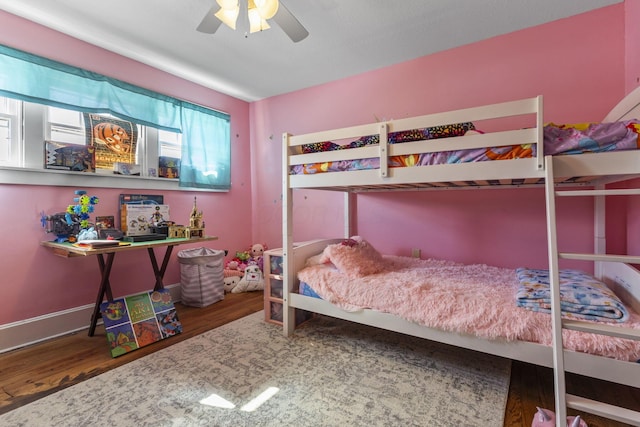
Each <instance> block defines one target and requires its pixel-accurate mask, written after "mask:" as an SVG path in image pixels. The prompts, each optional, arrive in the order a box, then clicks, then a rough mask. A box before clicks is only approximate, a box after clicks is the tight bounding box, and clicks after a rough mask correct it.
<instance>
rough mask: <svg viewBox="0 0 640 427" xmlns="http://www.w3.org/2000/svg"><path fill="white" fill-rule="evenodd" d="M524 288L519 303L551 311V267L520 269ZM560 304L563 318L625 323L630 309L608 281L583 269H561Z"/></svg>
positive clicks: (518, 294)
mask: <svg viewBox="0 0 640 427" xmlns="http://www.w3.org/2000/svg"><path fill="white" fill-rule="evenodd" d="M516 276H517V277H518V281H519V282H520V287H519V288H518V291H517V293H516V304H517V305H518V306H519V307H523V308H526V309H529V310H533V311H540V312H544V313H549V312H551V295H550V285H549V270H538V269H529V268H518V269H517V270H516ZM560 307H561V310H562V315H563V317H566V318H569V319H576V320H596V321H598V320H599V321H609V322H611V321H615V322H625V321H627V320H628V319H629V312H628V311H627V309H626V307H625V306H624V304H623V303H622V302H621V301H620V299H619V298H618V297H617V296H616V294H614V293H613V291H611V290H610V289H609V288H608V287H607V286H606V285H605V284H604V283H602V282H600V281H599V280H597V279H596V278H594V277H592V276H591V275H589V274H587V273H585V272H582V271H579V270H561V271H560Z"/></svg>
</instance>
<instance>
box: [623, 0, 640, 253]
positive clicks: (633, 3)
mask: <svg viewBox="0 0 640 427" xmlns="http://www.w3.org/2000/svg"><path fill="white" fill-rule="evenodd" d="M624 3H625V23H626V25H625V35H626V37H625V43H626V48H625V49H626V64H625V75H626V79H625V81H626V86H625V89H626V93H629V92H631V91H632V90H633V89H635V88H636V87H638V86H640V25H638V22H640V0H625V2H624ZM638 212H640V198H638V197H633V198H631V199H630V200H629V211H628V216H627V230H626V231H627V234H626V237H627V241H628V247H629V253H631V254H638V253H640V239H638V236H640V215H638Z"/></svg>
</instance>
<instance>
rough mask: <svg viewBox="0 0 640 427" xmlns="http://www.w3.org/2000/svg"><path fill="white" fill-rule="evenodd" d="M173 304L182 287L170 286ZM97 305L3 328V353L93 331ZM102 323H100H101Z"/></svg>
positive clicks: (0, 329)
mask: <svg viewBox="0 0 640 427" xmlns="http://www.w3.org/2000/svg"><path fill="white" fill-rule="evenodd" d="M165 288H166V289H168V290H169V292H171V299H172V300H173V301H180V298H181V295H180V290H181V289H180V284H179V283H178V284H174V285H167V286H165ZM92 312H93V304H89V305H83V306H81V307H74V308H70V309H68V310H63V311H58V312H55V313H50V314H45V315H43V316H38V317H33V318H31V319H26V320H21V321H19V322H13V323H7V324H5V325H0V353H5V352H7V351H10V350H15V349H17V348H21V347H25V346H27V345H31V344H35V343H38V342H41V341H45V340H48V339H51V338H55V337H59V336H62V335H66V334H70V333H73V332H77V331H81V330H83V329H89V323H91V313H92ZM101 323H102V320H99V321H98V324H101Z"/></svg>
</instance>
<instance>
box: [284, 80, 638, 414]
mask: <svg viewBox="0 0 640 427" xmlns="http://www.w3.org/2000/svg"><path fill="white" fill-rule="evenodd" d="M634 118H640V88H638V89H636V90H635V91H633V92H632V93H631V94H629V95H628V96H627V97H626V98H625V99H623V100H622V101H621V102H620V103H619V104H618V105H617V106H616V107H615V108H614V109H613V110H611V113H610V114H609V115H608V116H607V117H606V119H605V120H604V121H603V124H609V123H613V124H617V125H618V129H617V130H614V131H612V132H618V133H617V134H616V135H615V136H611V135H610V134H609V130H608V129H606V130H603V129H598V130H597V131H595V133H597V134H598V135H600V136H601V135H603V134H606V135H609V136H611V138H609V139H607V138H608V137H605V139H606V141H604V142H600V141H594V139H595V140H597V139H598V138H597V137H594V138H593V139H592V138H591V137H592V136H594V135H593V134H589V135H587V137H585V134H584V133H582V131H584V130H585V129H593V126H590V127H585V126H556V125H553V124H547V125H545V124H544V122H543V99H542V96H538V97H534V98H529V99H523V100H516V101H510V102H503V103H499V104H492V105H485V106H479V107H473V108H467V109H462V110H456V111H449V112H443V113H437V114H429V115H425V116H420V117H412V118H406V119H401V120H393V121H388V122H384V123H372V124H368V125H361V126H354V127H348V128H341V129H333V130H328V131H322V132H315V133H309V134H304V135H290V134H284V135H283V251H282V254H283V266H282V267H283V293H284V295H283V328H284V333H285V335H290V334H293V333H294V329H295V313H296V310H305V311H307V312H311V313H318V314H322V315H327V316H332V317H336V318H341V319H345V320H349V321H352V322H356V323H362V324H367V325H370V326H375V327H379V328H382V329H387V330H392V331H396V332H400V333H404V334H408V335H412V336H417V337H422V338H425V339H429V340H433V341H438V342H442V343H446V344H450V345H455V346H460V347H464V348H469V349H473V350H477V351H481V352H485V353H489V354H494V355H498V356H501V357H506V358H510V359H513V360H520V361H524V362H527V363H532V364H536V365H541V366H547V367H551V368H554V372H555V377H554V379H555V395H556V410H557V415H558V420H562V419H565V418H564V415H565V414H566V407H567V406H568V407H571V408H574V409H578V410H584V411H587V412H591V413H596V414H597V415H601V416H605V417H609V418H612V419H616V420H619V421H622V422H627V423H631V424H634V425H640V413H638V412H635V411H630V410H628V409H624V408H617V407H611V406H609V405H605V404H601V403H599V402H594V401H587V400H586V399H581V398H578V397H576V396H570V395H566V393H565V388H564V372H565V371H567V372H573V373H577V374H580V375H585V376H588V377H594V378H599V379H602V380H606V381H612V382H616V383H619V384H625V385H628V386H632V387H640V363H637V362H640V360H637V361H636V360H633V358H635V357H637V355H638V353H637V349H638V348H640V344H638V343H637V341H638V340H640V332H639V329H637V326H638V322H639V321H640V317H639V316H638V314H637V313H640V272H638V271H637V270H636V269H635V268H634V267H633V266H632V264H640V256H635V257H634V256H628V255H606V254H605V253H604V248H605V236H604V216H603V215H604V200H605V199H604V197H605V195H634V194H640V191H637V190H632V189H622V190H621V189H616V190H610V189H609V188H610V187H608V185H609V184H612V183H617V182H625V183H626V182H629V183H633V182H634V179H636V178H639V177H640V150H638V148H640V147H639V141H640V140H639V139H638V136H639V135H638V132H640V126H638V125H637V122H635V121H633V120H632V119H634ZM599 125H600V124H598V125H594V126H599ZM620 125H621V126H622V129H621V128H620ZM587 132H588V131H587ZM576 134H578V136H577V137H576V138H575V140H576V144H566V143H567V142H568V140H569V139H572V138H574V136H575V135H576ZM622 134H625V135H622ZM571 135H573V136H571ZM558 136H560V137H561V138H562V141H561V142H558ZM622 140H624V141H622ZM585 141H587V142H586V143H585ZM531 186H539V187H544V188H545V190H546V204H547V225H548V242H549V269H548V280H549V283H550V286H549V294H548V295H549V297H550V301H549V306H550V311H551V315H550V316H547V317H548V321H547V322H548V325H549V328H550V330H551V332H550V333H551V342H550V343H540V342H534V341H532V340H530V339H522V338H518V337H516V338H513V337H487V336H477V335H474V334H473V333H470V332H468V331H466V330H465V331H462V332H460V331H451V330H449V331H448V330H446V329H443V328H439V327H429V326H424V325H423V324H420V323H417V322H416V321H411V320H407V318H405V317H402V316H399V315H396V314H392V313H389V312H386V310H384V309H377V310H376V309H371V308H367V307H351V308H353V309H350V307H349V305H348V304H346V305H342V306H339V305H336V304H332V303H331V302H329V301H327V300H326V299H322V298H319V295H317V294H314V292H313V289H311V291H312V292H307V291H306V290H304V289H303V291H301V290H300V280H299V278H298V276H299V273H301V272H302V271H303V270H304V269H308V268H316V267H315V266H313V265H312V266H311V267H309V265H310V263H309V260H310V259H311V260H312V259H317V257H318V256H322V254H325V250H326V249H327V248H328V247H330V246H335V245H340V244H345V239H348V238H349V237H351V236H352V235H353V234H355V233H354V230H355V228H354V227H353V222H354V218H353V212H354V206H355V203H356V202H357V194H358V193H362V192H372V191H408V190H409V191H416V190H430V189H442V188H447V189H450V188H458V189H460V188H462V189H467V188H473V189H481V188H496V187H509V188H514V187H517V188H522V187H531ZM296 189H318V190H326V191H338V192H342V193H344V203H345V210H344V211H345V212H344V233H343V235H342V236H337V237H336V238H335V239H320V240H315V241H310V242H303V243H294V235H293V214H294V207H293V191H294V190H296ZM561 196H593V197H595V198H596V202H595V203H594V205H595V207H596V210H595V218H596V219H595V222H596V224H595V227H594V228H595V231H596V236H595V239H594V242H595V249H594V254H566V253H561V252H560V251H559V250H558V242H557V235H556V223H555V215H556V211H555V198H556V197H561ZM349 244H353V242H351V243H349ZM561 258H567V259H581V260H590V261H593V262H594V275H595V278H597V279H598V280H599V281H601V282H602V283H604V284H606V286H607V288H608V289H611V290H612V291H613V292H614V293H615V295H616V296H619V297H620V300H621V301H622V302H623V304H624V306H625V307H628V309H629V310H630V312H631V313H632V317H633V320H634V321H635V323H634V322H632V323H633V324H635V326H636V328H632V327H628V324H629V323H628V322H627V323H622V324H621V325H623V326H618V325H616V326H612V325H611V324H610V323H609V322H607V323H594V322H584V321H579V320H575V319H572V320H567V319H565V318H563V317H562V315H561V301H560V290H559V289H560V283H561V280H560V279H561V276H562V274H563V273H562V272H561V270H560V269H559V259H561ZM385 259H386V258H385ZM329 261H331V260H329ZM387 261H389V260H388V259H387ZM391 261H393V260H391ZM391 261H389V262H391ZM323 262H327V259H326V257H325V259H324V260H323ZM332 267H335V266H332ZM376 273H377V272H376ZM302 276H303V277H308V276H304V274H302ZM514 276H515V274H514ZM303 286H305V284H303ZM523 311H526V310H523ZM594 325H595V326H594ZM565 329H566V330H569V331H568V332H569V333H575V332H574V331H578V332H579V333H582V332H588V333H596V334H599V335H602V336H604V337H606V338H602V339H605V340H608V339H612V340H614V341H615V340H622V342H627V343H628V342H632V344H630V345H629V347H630V348H632V349H635V353H632V355H631V356H629V358H627V359H626V360H625V358H624V357H612V356H611V355H607V354H605V355H602V354H595V353H590V352H586V351H582V350H576V349H566V348H565V345H566V344H565V343H563V339H562V337H563V333H565V334H566V333H567V331H563V330H565ZM636 344H638V345H636ZM615 345H616V344H614V346H615ZM558 425H560V424H558Z"/></svg>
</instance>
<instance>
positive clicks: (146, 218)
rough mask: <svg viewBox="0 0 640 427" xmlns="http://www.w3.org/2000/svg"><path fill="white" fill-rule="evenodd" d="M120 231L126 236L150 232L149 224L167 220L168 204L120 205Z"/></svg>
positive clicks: (168, 217)
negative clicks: (121, 220)
mask: <svg viewBox="0 0 640 427" xmlns="http://www.w3.org/2000/svg"><path fill="white" fill-rule="evenodd" d="M122 217H123V219H124V221H123V222H122V225H121V228H122V231H123V232H124V233H125V234H126V235H127V236H140V235H143V234H151V226H153V225H154V224H157V223H159V222H162V221H169V219H170V216H169V205H127V204H124V205H122Z"/></svg>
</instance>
